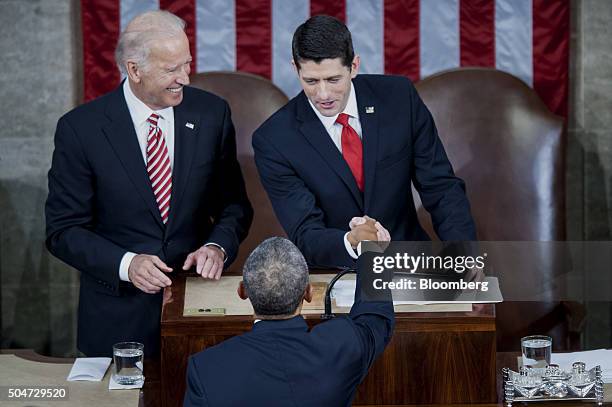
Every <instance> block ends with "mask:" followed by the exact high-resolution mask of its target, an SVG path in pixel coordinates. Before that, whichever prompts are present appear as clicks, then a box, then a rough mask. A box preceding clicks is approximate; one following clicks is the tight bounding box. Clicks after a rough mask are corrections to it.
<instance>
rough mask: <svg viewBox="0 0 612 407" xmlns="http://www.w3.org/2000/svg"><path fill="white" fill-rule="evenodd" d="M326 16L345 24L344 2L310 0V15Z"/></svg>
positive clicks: (339, 0)
mask: <svg viewBox="0 0 612 407" xmlns="http://www.w3.org/2000/svg"><path fill="white" fill-rule="evenodd" d="M317 14H326V15H328V16H332V17H336V18H337V19H338V20H340V21H342V22H346V1H345V0H338V1H329V0H310V15H311V16H316V15H317Z"/></svg>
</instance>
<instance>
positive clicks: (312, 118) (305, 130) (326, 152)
mask: <svg viewBox="0 0 612 407" xmlns="http://www.w3.org/2000/svg"><path fill="white" fill-rule="evenodd" d="M298 98H299V99H298V104H297V119H298V120H299V121H300V122H301V125H300V131H301V132H302V134H303V135H304V137H306V140H308V142H309V143H310V144H311V145H312V147H313V148H314V149H315V150H316V151H317V152H318V153H319V154H320V155H321V156H322V157H323V159H324V160H325V162H327V164H328V165H329V166H330V168H331V169H332V170H333V171H334V172H335V173H336V174H337V175H338V176H339V177H340V178H341V179H342V181H343V182H344V184H345V185H346V187H347V188H348V189H349V191H350V192H351V195H352V196H353V198H354V199H355V201H356V202H357V204H358V205H359V207H360V208H363V198H362V195H361V191H360V190H359V187H358V186H357V182H356V181H355V178H354V177H353V174H352V173H351V169H350V168H349V166H348V164H347V163H346V161H344V158H342V154H340V151H338V148H337V147H336V145H335V144H334V142H333V141H332V140H331V138H330V137H329V134H328V133H327V130H325V127H324V126H323V124H322V123H321V121H320V120H319V118H318V117H317V115H316V114H315V113H314V112H313V111H312V108H311V107H310V104H309V103H308V99H307V98H306V95H304V93H301V94H300V95H299V96H298Z"/></svg>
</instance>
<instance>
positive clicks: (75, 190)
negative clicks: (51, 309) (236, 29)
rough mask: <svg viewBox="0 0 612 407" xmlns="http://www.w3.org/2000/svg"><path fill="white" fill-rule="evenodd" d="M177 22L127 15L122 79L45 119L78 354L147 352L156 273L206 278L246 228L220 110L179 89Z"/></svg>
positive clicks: (200, 94) (153, 343)
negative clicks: (71, 271)
mask: <svg viewBox="0 0 612 407" xmlns="http://www.w3.org/2000/svg"><path fill="white" fill-rule="evenodd" d="M184 27H185V23H184V22H183V20H181V19H180V18H178V17H176V16H175V15H173V14H171V13H168V12H165V11H152V12H147V13H144V14H142V15H140V16H137V17H136V18H134V19H133V20H132V21H131V22H130V23H129V24H128V26H127V27H126V29H125V31H124V32H122V33H121V36H120V38H119V42H118V45H117V51H116V59H117V64H118V66H119V68H120V70H121V72H122V73H123V74H124V75H125V76H126V79H125V80H124V82H123V83H122V84H121V86H119V87H118V88H117V89H116V90H115V91H113V92H111V93H109V94H107V95H104V96H102V97H101V98H98V99H96V100H94V101H92V102H89V103H87V104H84V105H82V106H80V107H77V108H76V109H74V110H72V111H71V112H69V113H67V114H66V115H64V116H63V117H62V118H61V119H60V120H59V122H58V124H57V131H56V134H55V151H54V153H53V162H52V166H51V170H50V171H49V196H48V199H47V203H46V208H45V210H46V218H47V240H46V243H47V247H48V248H49V250H50V251H51V253H53V254H54V255H55V256H57V257H58V258H60V259H61V260H63V261H65V262H66V263H68V264H70V265H71V266H73V267H75V268H76V269H78V270H79V271H80V272H81V287H80V300H79V322H78V341H77V345H78V348H79V349H80V350H81V351H82V352H84V353H85V354H86V355H88V356H99V355H100V356H101V355H104V356H108V355H110V354H111V353H112V345H113V344H114V343H116V342H120V341H138V342H143V343H144V344H145V353H148V354H152V353H155V352H157V350H158V347H159V323H160V311H161V302H162V294H161V290H162V289H163V288H164V287H167V286H169V285H171V280H170V279H169V278H168V276H167V275H166V273H169V272H171V271H172V270H173V268H174V269H176V268H183V269H189V268H191V267H195V269H196V271H197V273H198V274H200V275H201V276H202V277H205V278H216V279H218V278H219V277H220V275H221V272H222V270H223V268H224V265H229V264H230V263H231V262H232V261H233V260H234V258H235V256H236V253H237V251H238V246H239V244H240V241H241V240H242V239H244V237H245V236H246V234H247V231H248V228H249V226H250V223H251V219H252V209H251V206H250V204H249V201H248V198H247V196H246V192H245V188H244V181H243V178H242V174H241V171H240V167H239V165H238V161H237V160H236V147H235V135H234V127H233V125H232V121H231V117H230V111H229V108H228V105H227V103H226V102H225V101H223V100H222V99H220V98H218V97H216V96H214V95H212V94H210V93H206V92H204V91H201V90H197V89H193V88H189V87H187V86H186V85H188V84H189V72H190V68H189V65H190V63H191V53H190V52H189V42H188V40H187V36H186V35H185V31H184Z"/></svg>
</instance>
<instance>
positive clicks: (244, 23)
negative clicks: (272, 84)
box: [235, 0, 272, 79]
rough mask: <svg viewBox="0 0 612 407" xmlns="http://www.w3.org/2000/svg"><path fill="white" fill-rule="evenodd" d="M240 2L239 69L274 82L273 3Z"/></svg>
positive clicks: (237, 4)
mask: <svg viewBox="0 0 612 407" xmlns="http://www.w3.org/2000/svg"><path fill="white" fill-rule="evenodd" d="M235 1H236V69H237V70H239V71H245V72H250V73H254V74H256V75H261V76H263V77H265V78H268V79H271V78H272V4H271V1H272V0H235Z"/></svg>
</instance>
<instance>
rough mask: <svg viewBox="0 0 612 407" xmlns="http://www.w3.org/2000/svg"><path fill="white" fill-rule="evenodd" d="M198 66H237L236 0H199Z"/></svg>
mask: <svg viewBox="0 0 612 407" xmlns="http://www.w3.org/2000/svg"><path fill="white" fill-rule="evenodd" d="M196 30H197V32H196V69H197V71H198V72H206V71H234V70H235V69H236V13H235V3H234V0H197V3H196Z"/></svg>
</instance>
